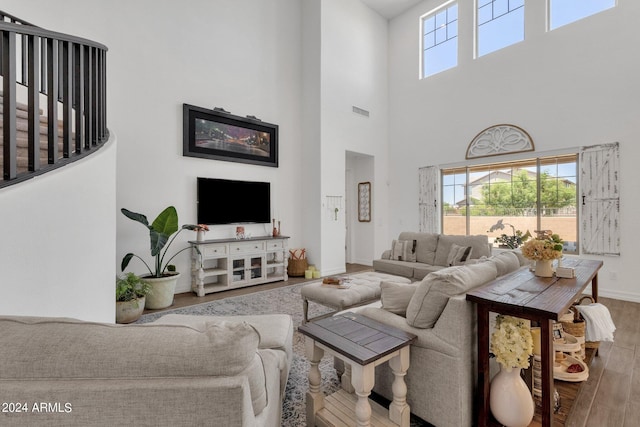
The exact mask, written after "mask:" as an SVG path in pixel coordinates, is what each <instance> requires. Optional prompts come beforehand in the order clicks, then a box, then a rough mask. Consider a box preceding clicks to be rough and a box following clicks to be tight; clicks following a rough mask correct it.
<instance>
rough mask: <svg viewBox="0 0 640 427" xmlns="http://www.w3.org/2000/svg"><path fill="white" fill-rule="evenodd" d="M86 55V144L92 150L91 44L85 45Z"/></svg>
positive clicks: (84, 75)
mask: <svg viewBox="0 0 640 427" xmlns="http://www.w3.org/2000/svg"><path fill="white" fill-rule="evenodd" d="M84 51H85V56H84V74H83V77H84V146H85V148H86V149H87V150H91V148H92V144H91V142H92V141H91V133H92V115H93V114H92V113H93V111H92V109H91V103H92V102H93V101H92V96H91V75H92V67H91V58H92V51H91V47H90V46H85V47H84Z"/></svg>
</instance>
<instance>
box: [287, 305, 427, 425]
mask: <svg viewBox="0 0 640 427" xmlns="http://www.w3.org/2000/svg"><path fill="white" fill-rule="evenodd" d="M298 331H299V332H300V333H302V334H304V335H306V336H307V337H308V339H306V340H305V347H306V353H307V357H308V359H309V362H310V364H311V366H310V369H309V391H308V392H307V425H309V426H354V425H356V426H369V425H373V426H375V425H381V426H401V427H407V426H409V416H410V408H409V405H407V400H406V397H407V385H406V383H405V381H404V376H405V375H406V373H407V370H408V369H409V346H410V344H411V343H413V342H414V341H415V339H416V336H415V335H413V334H409V333H407V332H404V331H402V330H400V329H397V328H394V327H392V326H389V325H385V324H383V323H380V322H376V321H375V320H372V319H369V318H367V317H364V316H361V315H359V314H356V313H351V312H348V313H344V314H341V315H336V316H332V317H328V318H325V319H322V320H318V321H316V322H311V323H306V324H304V325H301V326H299V327H298ZM325 351H327V352H328V353H329V354H332V355H334V356H335V357H337V358H339V359H341V360H342V361H344V363H345V372H344V374H343V375H342V389H341V390H338V391H337V392H335V393H334V394H332V395H331V396H327V397H326V399H325V397H324V395H323V393H322V390H321V389H320V384H321V379H322V378H321V374H320V369H319V366H318V365H319V363H320V359H322V356H323V355H324V352H325ZM387 361H388V362H389V366H390V367H391V370H392V371H393V374H394V376H395V379H394V381H393V386H392V389H393V401H392V402H391V404H390V406H389V410H388V411H387V410H386V409H384V408H382V407H381V406H380V405H378V404H377V403H375V402H370V401H369V395H370V394H371V389H372V388H373V384H374V381H375V367H376V366H378V365H380V364H382V363H384V362H387ZM354 392H355V395H356V396H357V397H356V396H354V395H353V394H352V393H354Z"/></svg>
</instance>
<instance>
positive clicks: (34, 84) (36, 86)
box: [23, 35, 40, 172]
mask: <svg viewBox="0 0 640 427" xmlns="http://www.w3.org/2000/svg"><path fill="white" fill-rule="evenodd" d="M39 41H40V37H37V36H33V35H31V36H28V37H27V47H28V61H27V62H26V64H27V65H28V66H27V67H24V66H23V69H24V68H27V69H28V76H27V81H28V82H29V87H28V91H29V95H28V96H29V107H28V120H29V123H28V132H27V135H28V141H29V171H31V172H34V171H37V170H39V169H40V68H39V67H40V43H39Z"/></svg>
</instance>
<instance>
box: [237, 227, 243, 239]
mask: <svg viewBox="0 0 640 427" xmlns="http://www.w3.org/2000/svg"><path fill="white" fill-rule="evenodd" d="M236 239H238V240H242V239H244V227H242V226H237V227H236Z"/></svg>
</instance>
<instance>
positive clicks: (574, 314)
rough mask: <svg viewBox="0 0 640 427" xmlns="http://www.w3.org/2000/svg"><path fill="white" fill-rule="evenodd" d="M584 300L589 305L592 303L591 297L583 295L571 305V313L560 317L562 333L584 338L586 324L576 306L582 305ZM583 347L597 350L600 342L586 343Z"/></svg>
mask: <svg viewBox="0 0 640 427" xmlns="http://www.w3.org/2000/svg"><path fill="white" fill-rule="evenodd" d="M584 300H589V301H590V302H589V303H592V302H594V300H593V297H591V296H590V295H585V296H583V297H582V298H580V299H579V300H577V301H576V302H574V303H573V305H572V306H571V307H570V308H569V310H571V312H568V313H567V314H565V315H563V316H561V317H560V322H561V323H562V329H563V330H564V331H566V332H567V333H568V334H571V335H573V336H574V337H582V338H583V339H584V336H585V330H586V322H585V320H584V318H583V317H582V315H580V311H579V310H578V308H577V307H576V306H578V305H580V304H582V302H583V301H584ZM583 345H584V348H592V349H597V348H598V347H599V346H600V341H586V342H585V343H584V344H583Z"/></svg>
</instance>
